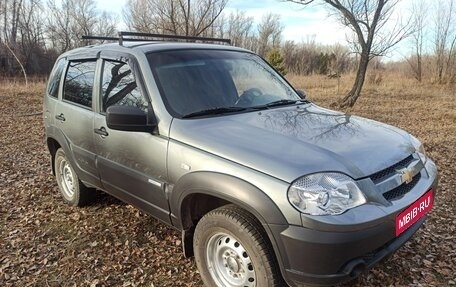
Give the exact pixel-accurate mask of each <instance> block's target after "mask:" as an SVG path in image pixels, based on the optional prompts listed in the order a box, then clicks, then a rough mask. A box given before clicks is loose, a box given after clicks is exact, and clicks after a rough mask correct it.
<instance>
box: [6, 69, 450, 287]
mask: <svg viewBox="0 0 456 287" xmlns="http://www.w3.org/2000/svg"><path fill="white" fill-rule="evenodd" d="M289 79H290V81H291V82H292V83H294V84H295V86H296V87H299V88H304V89H305V90H306V92H307V94H308V97H309V98H310V99H312V100H313V101H314V102H316V103H317V104H320V105H322V106H329V105H330V104H331V103H332V102H334V101H335V100H336V99H337V96H336V94H337V93H339V94H341V93H342V91H344V90H346V89H347V88H348V85H347V84H346V83H347V82H350V80H349V79H345V78H342V79H341V80H340V82H341V83H344V84H341V86H340V87H339V92H338V88H337V82H338V80H337V79H327V78H325V77H309V78H300V77H293V76H289ZM455 88H456V87H454V86H452V87H449V86H433V85H430V84H418V83H416V82H414V81H411V80H406V79H399V78H397V77H392V76H391V77H390V78H389V79H388V78H386V79H383V81H382V82H380V83H378V84H376V85H374V84H368V85H367V86H366V87H365V89H364V92H363V95H362V97H361V98H360V100H359V102H358V103H357V105H356V106H355V108H352V109H350V110H349V112H351V113H353V114H357V115H361V116H365V117H368V118H371V119H376V120H379V121H383V122H386V123H389V124H392V125H396V126H399V127H401V128H403V129H405V130H407V131H409V132H411V133H413V134H414V135H416V136H417V137H418V138H420V139H421V140H422V141H423V142H424V145H425V147H426V150H427V152H428V154H429V155H430V156H431V157H432V158H433V159H434V160H435V161H436V162H437V165H438V168H439V171H440V185H439V187H440V188H439V190H438V193H437V197H436V201H435V207H434V209H433V210H432V211H431V213H430V216H429V218H428V220H427V222H426V223H425V225H424V226H423V228H422V229H421V230H420V231H418V232H417V234H416V235H415V236H414V237H413V238H412V240H410V241H409V242H408V243H407V244H406V245H405V246H404V247H402V248H401V249H400V250H399V251H398V252H397V253H395V254H394V255H393V256H392V257H391V258H390V259H388V260H387V261H386V262H383V263H381V264H380V265H378V266H377V267H376V268H374V269H372V270H371V271H369V272H365V273H364V274H363V275H362V276H361V277H360V278H359V279H357V280H355V281H353V282H350V283H349V284H345V285H344V286H345V287H348V286H358V287H360V286H450V285H456V279H455V274H456V230H455V226H456V195H455V189H456V179H455V175H456V164H455V162H456V93H455V90H456V89H455ZM43 90H44V84H43V83H35V84H31V85H30V86H29V87H28V88H26V87H24V86H23V85H21V84H15V83H1V85H0V135H1V136H0V148H1V150H0V286H3V287H7V286H95V287H96V286H147V287H151V286H156V287H157V286H201V281H200V277H199V274H198V272H197V270H196V266H195V263H194V261H193V260H191V259H184V258H183V256H182V253H181V246H180V245H181V241H180V234H179V233H178V232H176V231H175V230H173V229H172V228H169V227H167V226H165V225H164V224H161V223H159V222H157V221H156V220H154V219H152V218H151V217H150V216H147V215H144V214H142V213H141V212H139V211H138V210H136V209H135V208H133V207H131V206H128V205H125V204H123V203H121V202H119V201H117V200H115V199H113V198H111V197H109V196H106V195H100V198H99V199H98V201H97V202H96V203H95V204H93V205H92V206H89V207H86V208H74V207H68V206H66V205H65V204H64V203H63V201H62V200H61V198H60V195H59V193H58V191H57V185H56V184H55V182H54V178H53V177H52V176H51V175H50V168H49V163H48V156H47V150H46V148H45V146H44V144H43V143H44V133H43V131H44V130H43V126H42V118H41V117H42V116H41V115H37V114H36V113H37V112H40V111H41V109H42V107H41V105H42V94H43Z"/></svg>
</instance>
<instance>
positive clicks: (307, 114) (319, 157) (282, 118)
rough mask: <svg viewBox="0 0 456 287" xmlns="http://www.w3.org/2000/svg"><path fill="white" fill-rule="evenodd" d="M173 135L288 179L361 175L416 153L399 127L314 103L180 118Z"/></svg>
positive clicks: (172, 130) (408, 136)
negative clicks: (317, 174)
mask: <svg viewBox="0 0 456 287" xmlns="http://www.w3.org/2000/svg"><path fill="white" fill-rule="evenodd" d="M170 136H171V138H172V139H175V140H177V141H180V142H184V143H186V144H189V145H191V146H194V147H196V148H198V149H202V150H204V151H207V152H209V153H212V154H214V155H217V156H220V157H223V158H225V159H228V160H231V161H233V162H236V163H238V164H241V165H244V166H247V167H250V168H252V169H255V170H257V171H260V172H263V173H266V174H268V175H270V176H273V177H276V178H279V179H281V180H284V181H286V182H292V181H293V180H295V179H297V178H298V177H301V176H303V175H306V174H310V173H315V172H321V171H334V172H342V173H345V174H347V175H349V176H351V177H352V178H354V179H358V178H362V177H366V176H369V175H371V174H373V173H375V172H377V171H380V170H382V169H385V168H387V167H389V166H391V165H393V164H395V163H396V162H398V161H400V160H402V159H404V158H406V157H407V156H409V155H410V154H411V153H413V152H414V147H413V146H412V144H411V142H410V135H409V134H408V133H406V132H404V131H402V130H400V129H398V128H395V127H392V126H389V125H386V124H383V123H379V122H376V121H373V120H368V119H364V118H361V117H357V116H353V115H349V114H343V113H339V112H334V111H331V110H327V109H323V108H321V107H318V106H316V105H314V104H306V105H299V106H287V107H284V108H276V109H271V110H264V111H260V112H249V113H242V114H231V115H224V116H218V117H210V118H204V119H186V120H180V119H175V120H174V121H173V124H172V127H171V133H170Z"/></svg>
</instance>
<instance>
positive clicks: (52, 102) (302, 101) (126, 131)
mask: <svg viewBox="0 0 456 287" xmlns="http://www.w3.org/2000/svg"><path fill="white" fill-rule="evenodd" d="M120 39H121V40H122V39H123V38H122V37H121V38H120ZM123 40H124V41H119V43H109V44H102V45H93V46H88V47H84V48H79V49H75V50H72V51H69V52H66V53H64V54H63V55H61V56H60V57H59V58H58V59H57V61H56V63H55V66H54V68H53V70H52V72H51V75H50V78H49V83H48V87H47V90H46V95H45V98H44V124H45V128H46V138H47V146H48V149H49V152H50V156H51V163H52V171H53V173H54V174H55V177H56V180H57V184H58V186H59V189H60V191H61V194H62V196H63V199H64V200H65V201H66V202H68V203H69V204H70V205H74V206H82V205H84V204H88V203H89V202H90V200H91V199H92V198H93V195H94V190H95V189H99V190H103V191H105V192H107V193H109V194H111V195H113V196H115V197H117V198H119V199H121V200H122V201H125V202H127V203H129V204H131V205H133V206H135V207H137V208H138V209H140V210H142V211H144V212H146V213H148V214H150V215H152V216H154V217H155V218H157V219H159V220H161V221H162V222H164V223H166V224H169V225H170V226H172V227H174V228H176V229H178V230H179V231H181V232H182V240H183V249H184V254H185V255H186V256H195V260H196V264H197V266H198V269H199V271H200V274H201V277H202V279H203V281H204V283H205V284H206V285H207V286H258V287H263V286H284V285H290V286H304V285H308V284H310V285H331V284H336V283H339V282H343V281H346V280H349V279H352V278H354V277H356V276H357V275H359V273H360V272H361V271H362V270H364V269H366V268H370V267H372V266H373V265H374V264H376V263H378V262H379V261H380V260H382V259H384V258H385V257H387V256H388V255H390V254H391V253H393V252H394V251H395V250H397V249H398V248H399V247H401V246H402V245H403V244H404V243H405V242H406V241H407V240H409V239H410V237H411V236H412V235H413V234H414V233H415V232H416V231H417V230H418V229H419V228H420V226H421V225H422V224H423V222H424V221H425V219H426V217H427V212H428V211H429V210H430V209H431V207H432V204H433V197H434V193H435V190H436V189H435V188H436V185H437V169H436V166H435V164H434V162H433V161H432V160H431V159H430V158H429V157H427V156H426V154H425V151H424V149H423V146H422V144H421V143H420V141H419V140H417V139H416V138H415V137H413V136H412V135H410V134H408V133H407V132H405V131H403V130H401V129H398V128H395V127H392V126H389V125H386V124H383V123H379V122H376V121H373V120H368V119H364V118H361V117H357V116H353V115H349V114H343V113H340V112H335V111H331V110H328V109H324V108H321V107H319V106H317V105H315V104H313V103H312V102H310V101H309V100H307V99H306V97H305V94H304V93H303V92H301V91H298V90H295V89H294V88H293V87H292V86H291V85H290V84H289V83H288V82H287V81H286V80H285V79H284V78H283V77H282V76H281V75H279V74H278V73H277V72H276V71H275V70H274V69H273V68H271V66H269V65H268V64H267V63H266V62H265V61H264V60H263V59H261V58H260V57H259V56H258V55H256V54H254V53H252V52H250V51H247V50H244V49H240V48H236V47H232V46H227V45H215V44H204V43H188V42H182V41H181V42H164V41H152V42H147V41H144V42H129V43H127V41H125V39H123Z"/></svg>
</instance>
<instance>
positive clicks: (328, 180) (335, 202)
mask: <svg viewBox="0 0 456 287" xmlns="http://www.w3.org/2000/svg"><path fill="white" fill-rule="evenodd" d="M288 199H289V200H290V202H291V204H292V205H293V206H294V207H296V208H297V209H298V210H299V211H300V212H302V213H306V214H310V215H337V214H341V213H343V212H345V211H346V210H348V209H351V208H353V207H356V206H359V205H361V204H364V203H366V198H365V197H364V195H363V193H362V192H361V190H360V189H359V188H358V186H357V184H356V183H355V181H354V180H353V179H351V178H350V177H348V176H346V175H344V174H341V173H335V172H331V173H315V174H311V175H307V176H304V177H301V178H299V179H298V180H296V181H295V182H294V183H293V184H292V185H291V186H290V188H289V189H288Z"/></svg>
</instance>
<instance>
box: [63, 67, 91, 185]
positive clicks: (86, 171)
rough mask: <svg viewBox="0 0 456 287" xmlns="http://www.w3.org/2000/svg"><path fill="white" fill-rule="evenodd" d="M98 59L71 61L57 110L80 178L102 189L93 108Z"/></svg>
mask: <svg viewBox="0 0 456 287" xmlns="http://www.w3.org/2000/svg"><path fill="white" fill-rule="evenodd" d="M96 66H97V61H96V59H86V60H71V61H69V62H68V66H67V69H66V73H65V78H64V83H63V93H62V99H61V101H59V102H58V104H56V106H55V113H54V117H55V119H54V120H55V124H56V126H57V128H58V129H59V130H60V131H61V132H62V133H63V135H64V137H65V140H66V141H67V143H68V146H69V147H70V150H71V151H66V152H70V153H71V154H70V155H69V156H70V158H73V160H74V163H75V165H76V169H77V172H78V175H79V177H80V178H81V180H82V181H84V182H85V183H89V184H90V185H93V186H99V185H100V184H99V182H100V180H99V176H98V172H97V169H96V166H95V145H94V142H93V119H94V112H93V107H92V102H93V101H92V98H93V90H94V89H93V86H94V79H95V71H96Z"/></svg>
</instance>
